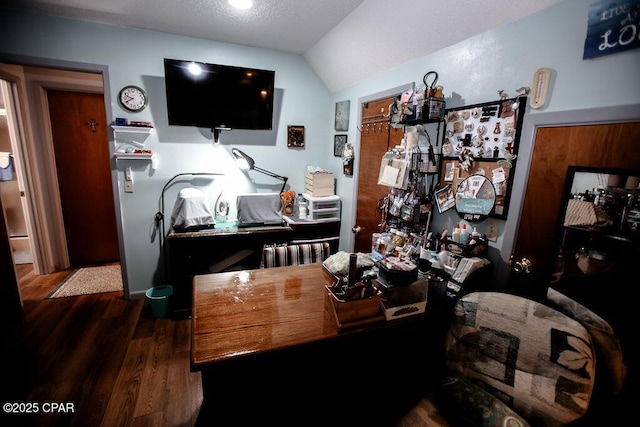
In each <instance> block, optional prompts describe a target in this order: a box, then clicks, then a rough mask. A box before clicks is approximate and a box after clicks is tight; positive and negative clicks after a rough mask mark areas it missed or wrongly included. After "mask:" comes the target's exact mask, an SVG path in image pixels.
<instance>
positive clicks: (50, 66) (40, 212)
mask: <svg viewBox="0 0 640 427" xmlns="http://www.w3.org/2000/svg"><path fill="white" fill-rule="evenodd" d="M0 64H8V65H11V66H18V67H36V68H40V69H43V70H51V72H52V73H53V74H55V73H61V72H63V73H64V72H75V73H88V74H99V75H100V76H101V77H102V85H101V89H97V88H96V86H95V85H92V84H90V83H88V82H83V81H82V79H80V78H78V79H69V78H66V79H65V78H60V77H59V76H58V77H56V78H53V77H51V78H49V77H47V76H46V74H44V75H43V77H42V79H39V80H37V81H36V84H35V85H33V86H35V87H36V89H33V88H32V87H27V84H26V82H25V81H24V73H23V74H22V75H14V74H11V73H8V72H6V71H5V72H3V70H2V69H0V76H1V77H2V78H4V79H6V80H9V81H11V82H16V83H18V86H19V87H18V102H19V103H20V111H19V112H18V114H19V115H20V118H21V120H22V122H23V125H24V128H25V129H24V131H25V138H24V139H25V140H24V141H21V143H22V145H23V146H22V147H21V148H22V150H23V152H24V156H23V159H24V165H23V168H22V169H23V172H24V178H25V185H26V189H27V191H28V193H27V205H28V206H29V212H30V215H29V216H30V221H31V225H32V227H33V229H35V230H37V232H36V233H35V235H34V236H33V246H34V254H33V255H34V258H35V257H39V258H38V262H39V267H40V268H39V270H40V271H36V272H35V273H36V274H47V273H51V272H53V271H54V270H55V269H56V268H66V267H68V262H69V259H68V253H67V252H66V237H65V235H64V227H63V226H62V227H61V224H63V222H62V208H61V205H60V197H59V194H58V190H57V185H53V186H49V185H47V183H48V182H49V183H54V184H55V182H56V179H57V178H56V176H55V159H54V158H53V157H52V154H51V153H53V138H52V135H51V129H50V125H49V123H48V120H49V119H48V117H49V116H48V110H47V102H46V90H47V89H61V90H75V91H82V92H88V93H101V94H102V95H103V97H104V104H105V105H104V107H105V113H106V118H107V123H105V124H104V125H105V126H109V124H110V123H113V112H112V109H111V104H112V100H111V89H110V87H111V85H110V81H109V68H108V66H106V65H101V64H92V63H80V62H73V61H64V60H50V59H43V58H32V57H25V56H20V55H2V56H0ZM34 90H35V92H37V93H34ZM34 97H35V98H34ZM34 101H35V103H36V104H37V105H30V104H31V103H33V102H34ZM33 116H35V117H33ZM34 135H38V136H39V137H40V138H42V139H43V140H45V145H46V146H47V148H46V151H47V153H46V155H45V157H44V158H40V159H36V154H37V152H38V150H36V149H35V147H34V142H33V141H34ZM107 139H108V144H109V157H110V158H111V159H112V160H111V165H112V166H111V187H112V194H113V199H114V204H115V215H116V224H117V234H118V236H117V238H118V247H119V252H120V264H121V267H122V276H123V285H124V297H125V298H129V287H128V281H127V274H126V271H127V270H126V259H125V252H124V240H123V233H122V207H121V203H120V195H119V193H118V175H117V172H118V170H117V168H116V167H115V160H113V155H114V152H115V142H114V140H113V133H112V132H107ZM39 164H40V165H42V166H44V167H46V169H47V170H46V171H38V170H37V169H38V168H37V165H39ZM52 165H53V167H52ZM53 187H56V188H53ZM45 188H46V189H47V191H43V189H45ZM45 213H47V214H46V215H45ZM30 238H31V236H30ZM61 254H63V255H61ZM34 261H35V259H34ZM65 262H66V264H65ZM34 266H35V262H34Z"/></svg>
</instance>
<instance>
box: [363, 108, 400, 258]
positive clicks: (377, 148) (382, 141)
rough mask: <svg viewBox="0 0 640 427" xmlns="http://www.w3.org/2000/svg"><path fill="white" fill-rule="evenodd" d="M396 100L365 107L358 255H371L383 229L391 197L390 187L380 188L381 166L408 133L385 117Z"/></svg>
mask: <svg viewBox="0 0 640 427" xmlns="http://www.w3.org/2000/svg"><path fill="white" fill-rule="evenodd" d="M393 101H394V97H390V98H384V99H379V100H377V101H370V102H368V103H366V104H364V105H363V106H362V123H361V128H362V131H361V136H360V153H358V157H359V159H360V160H359V170H358V200H357V204H356V224H355V227H354V228H357V229H359V232H358V233H356V241H355V245H354V246H355V247H354V251H355V252H364V253H368V252H371V236H372V234H373V233H376V232H379V231H380V227H381V222H382V221H381V211H380V209H379V207H378V203H379V201H380V200H381V199H382V198H384V197H385V196H386V195H387V194H388V193H389V187H385V186H382V185H378V184H377V182H378V174H379V173H380V162H381V161H382V156H383V155H384V153H386V152H387V151H388V150H389V149H390V148H392V147H394V146H396V145H398V144H400V140H401V139H402V137H403V136H404V130H403V129H398V128H393V127H390V126H389V124H388V121H387V120H386V119H384V118H382V117H381V116H382V115H383V114H388V113H389V105H390V104H391V103H392V102H393Z"/></svg>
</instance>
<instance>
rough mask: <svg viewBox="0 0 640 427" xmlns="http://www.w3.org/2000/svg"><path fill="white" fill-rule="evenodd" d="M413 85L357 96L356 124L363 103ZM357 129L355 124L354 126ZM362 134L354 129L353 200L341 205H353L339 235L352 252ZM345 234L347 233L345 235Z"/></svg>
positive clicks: (344, 201)
mask: <svg viewBox="0 0 640 427" xmlns="http://www.w3.org/2000/svg"><path fill="white" fill-rule="evenodd" d="M413 87H414V82H409V83H405V84H403V85H400V86H396V87H393V88H390V89H387V90H383V91H381V92H377V93H373V94H371V95H367V96H363V97H361V98H358V104H357V105H358V111H357V113H358V116H357V117H358V121H357V123H358V126H360V124H361V123H362V106H363V104H365V103H367V102H370V101H377V100H378V99H382V98H388V97H390V96H394V95H397V94H399V93H402V92H404V91H406V90H413ZM356 129H357V126H356ZM361 137H362V134H361V133H360V132H359V131H358V130H356V138H355V141H356V142H355V147H354V148H355V153H356V160H355V161H354V162H353V187H352V188H351V194H353V200H343V202H342V206H353V209H352V211H351V218H350V219H351V222H350V224H351V225H350V226H349V227H343V229H342V231H341V233H342V235H341V236H340V241H342V242H349V246H348V247H349V249H348V250H349V251H350V252H353V251H354V248H355V246H356V238H355V234H354V233H353V227H355V226H356V225H357V224H356V221H357V219H358V218H357V214H358V204H357V202H358V185H359V175H360V146H361V145H360V140H361ZM345 234H347V235H345Z"/></svg>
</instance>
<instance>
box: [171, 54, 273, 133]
mask: <svg viewBox="0 0 640 427" xmlns="http://www.w3.org/2000/svg"><path fill="white" fill-rule="evenodd" d="M164 75H165V86H166V92H167V111H168V115H169V125H177V126H197V127H206V128H210V129H213V128H216V127H229V128H231V129H256V130H270V129H271V128H272V121H273V92H274V81H275V72H274V71H269V70H260V69H255V68H244V67H234V66H229V65H218V64H207V63H203V62H195V61H184V60H177V59H167V58H165V60H164Z"/></svg>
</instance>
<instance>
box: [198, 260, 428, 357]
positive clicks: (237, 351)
mask: <svg viewBox="0 0 640 427" xmlns="http://www.w3.org/2000/svg"><path fill="white" fill-rule="evenodd" d="M329 282H330V278H329V277H327V275H326V274H325V273H324V272H323V269H322V264H306V265H296V266H287V267H276V268H261V269H254V270H243V271H230V272H223V273H214V274H205V275H198V276H195V277H194V280H193V307H192V317H191V364H192V367H193V368H195V369H198V368H202V367H204V366H206V365H208V364H211V363H216V362H221V361H225V360H230V359H236V358H240V357H244V356H248V355H252V354H257V353H263V352H268V351H274V350H282V349H286V348H290V347H294V346H300V345H304V344H310V343H316V342H320V341H324V340H328V339H333V338H336V337H337V336H339V335H340V336H344V335H348V334H352V333H362V332H363V331H364V330H375V329H377V328H386V327H389V326H395V325H400V324H403V323H406V322H413V321H416V320H418V319H419V318H421V317H422V316H419V315H416V316H410V317H406V318H403V319H398V320H392V321H384V320H382V321H381V322H378V323H371V324H365V325H362V326H358V327H355V328H353V329H348V330H344V329H341V328H340V327H339V325H337V324H336V320H335V313H334V312H332V311H331V310H333V307H332V305H331V304H330V303H328V302H327V301H328V299H327V289H326V285H329V284H330V283H329ZM382 319H384V317H382Z"/></svg>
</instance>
